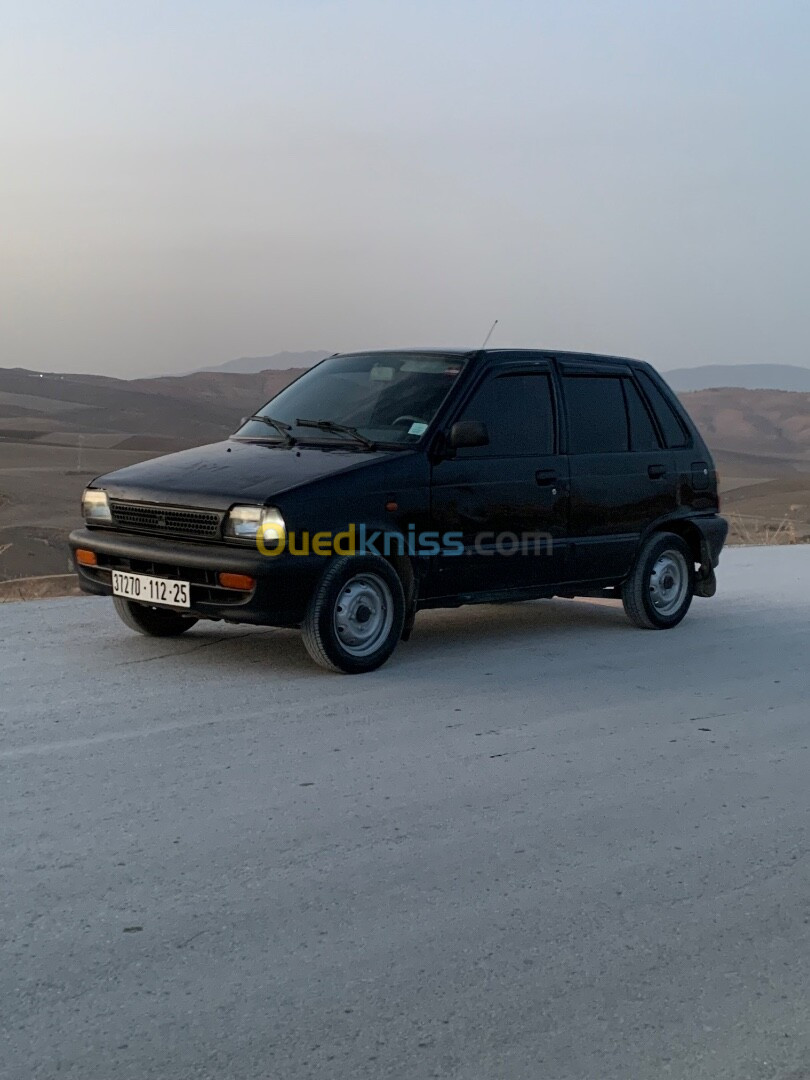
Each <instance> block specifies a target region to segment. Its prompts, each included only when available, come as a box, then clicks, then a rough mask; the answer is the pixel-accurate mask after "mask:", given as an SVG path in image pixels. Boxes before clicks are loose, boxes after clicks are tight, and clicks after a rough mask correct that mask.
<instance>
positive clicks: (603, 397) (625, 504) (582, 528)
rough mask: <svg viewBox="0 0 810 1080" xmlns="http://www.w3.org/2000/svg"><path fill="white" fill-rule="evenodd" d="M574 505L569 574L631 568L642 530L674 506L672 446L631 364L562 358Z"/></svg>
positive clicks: (588, 575) (576, 577)
mask: <svg viewBox="0 0 810 1080" xmlns="http://www.w3.org/2000/svg"><path fill="white" fill-rule="evenodd" d="M561 376H562V379H561V383H562V390H563V396H564V399H565V415H566V428H567V447H568V452H569V465H570V484H571V508H570V542H571V548H570V563H569V577H570V579H571V580H573V581H596V580H600V579H608V578H617V577H621V576H623V575H624V574H626V573H627V571H628V570H629V568H630V566H631V564H632V561H633V557H634V555H635V552H636V549H637V546H638V540H639V536H640V534H641V533H642V532H643V531H644V529H645V528H646V527H647V526H648V525H649V524H650V523H651V522H652V521H654V520H655V519H656V518H658V517H660V516H662V515H663V514H665V513H666V512H667V511H669V510H671V509H674V507H675V485H674V483H673V475H672V473H673V463H672V454H671V452H670V451H668V450H666V449H664V448H663V447H662V446H661V441H660V439H659V436H658V433H657V431H656V428H655V425H654V422H653V419H652V417H651V415H650V412H649V409H648V406H647V404H646V402H645V401H644V400H643V399H642V397H641V395H640V394H639V391H638V388H637V386H636V384H635V382H634V380H633V377H632V374H631V371H630V368H629V367H628V368H622V367H619V366H617V367H615V368H613V367H609V366H607V365H602V364H600V365H598V366H597V365H596V364H593V365H587V364H563V365H561Z"/></svg>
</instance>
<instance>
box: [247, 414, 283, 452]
mask: <svg viewBox="0 0 810 1080" xmlns="http://www.w3.org/2000/svg"><path fill="white" fill-rule="evenodd" d="M247 420H261V422H262V423H263V424H267V425H268V427H271V428H275V430H276V431H277V432H278V433H279V435H280V436H281V437H282V439H283V440H284V444H285V446H294V445H295V439H294V438H293V437H292V435H291V434H290V432H291V431H292V424H285V423H284V421H283V420H274V419H273V417H272V416H262V415H261V413H254V415H253V416H248V417H247V418H246V422H247Z"/></svg>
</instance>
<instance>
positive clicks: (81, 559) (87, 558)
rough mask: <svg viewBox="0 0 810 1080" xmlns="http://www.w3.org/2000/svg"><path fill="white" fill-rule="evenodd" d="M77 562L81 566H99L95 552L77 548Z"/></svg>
mask: <svg viewBox="0 0 810 1080" xmlns="http://www.w3.org/2000/svg"><path fill="white" fill-rule="evenodd" d="M76 562H77V563H79V565H80V566H97V565H98V559H97V558H96V553H95V551H88V550H87V548H76Z"/></svg>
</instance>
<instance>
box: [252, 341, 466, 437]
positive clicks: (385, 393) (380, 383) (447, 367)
mask: <svg viewBox="0 0 810 1080" xmlns="http://www.w3.org/2000/svg"><path fill="white" fill-rule="evenodd" d="M465 362H466V360H465V358H464V357H461V356H445V355H439V354H424V353H374V354H368V353H366V354H358V355H353V356H333V357H331V358H330V359H328V360H324V361H323V362H322V363H320V364H318V365H317V366H316V367H314V368H313V369H312V370H311V371H308V372H307V373H306V374H305V375H302V376H301V378H300V379H297V380H296V381H295V382H294V383H292V384H291V385H290V386H288V387H287V388H286V389H285V390H282V391H281V392H280V393H279V394H277V395H276V396H275V397H274V398H273V399H272V400H271V401H269V402H268V403H267V404H266V405H265V406H264V408H262V409H260V410H259V412H258V413H257V414H256V416H255V417H251V418H249V419H248V420H246V421H245V422H244V424H243V425H242V426H241V427H240V428H239V430H238V431H237V432H236V437H237V438H240V439H261V440H262V441H267V442H276V441H278V442H281V443H284V442H287V443H290V442H291V440H292V441H295V442H302V441H303V442H325V441H326V442H330V443H334V442H341V443H345V444H346V445H347V446H349V445H351V446H356V447H358V448H368V446H369V444H370V443H371V444H372V445H374V444H377V443H383V444H390V445H394V446H408V445H412V444H413V443H415V442H417V441H418V440H419V439H420V438H421V436H422V435H423V434H424V433H425V431H426V430H427V427H428V425H429V424H430V422H431V420H432V419H433V417H434V416H435V415H436V412H437V410H438V408H439V406H440V405H441V403H442V401H444V399H445V398H446V397H447V394H448V391H449V390H450V388H451V386H452V385H453V383H454V382H455V380H456V379H457V378H458V376H459V374H460V372H461V370H462V368H463V367H464V364H465ZM262 417H264V418H266V419H261V418H262Z"/></svg>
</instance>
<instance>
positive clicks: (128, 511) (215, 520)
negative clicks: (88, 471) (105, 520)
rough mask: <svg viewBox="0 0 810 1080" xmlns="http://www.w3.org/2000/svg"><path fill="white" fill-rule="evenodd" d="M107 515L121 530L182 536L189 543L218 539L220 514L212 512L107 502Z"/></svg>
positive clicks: (220, 521)
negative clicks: (186, 538) (108, 503)
mask: <svg viewBox="0 0 810 1080" xmlns="http://www.w3.org/2000/svg"><path fill="white" fill-rule="evenodd" d="M110 513H111V514H112V519H113V521H114V522H115V524H116V525H117V526H118V527H119V528H121V529H130V530H132V531H133V532H140V533H155V534H156V535H157V536H185V537H188V539H190V540H218V539H219V535H220V525H221V523H222V515H221V514H217V513H215V512H214V511H213V510H179V509H178V508H177V507H175V506H151V505H149V504H147V503H128V502H116V501H115V500H111V501H110Z"/></svg>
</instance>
